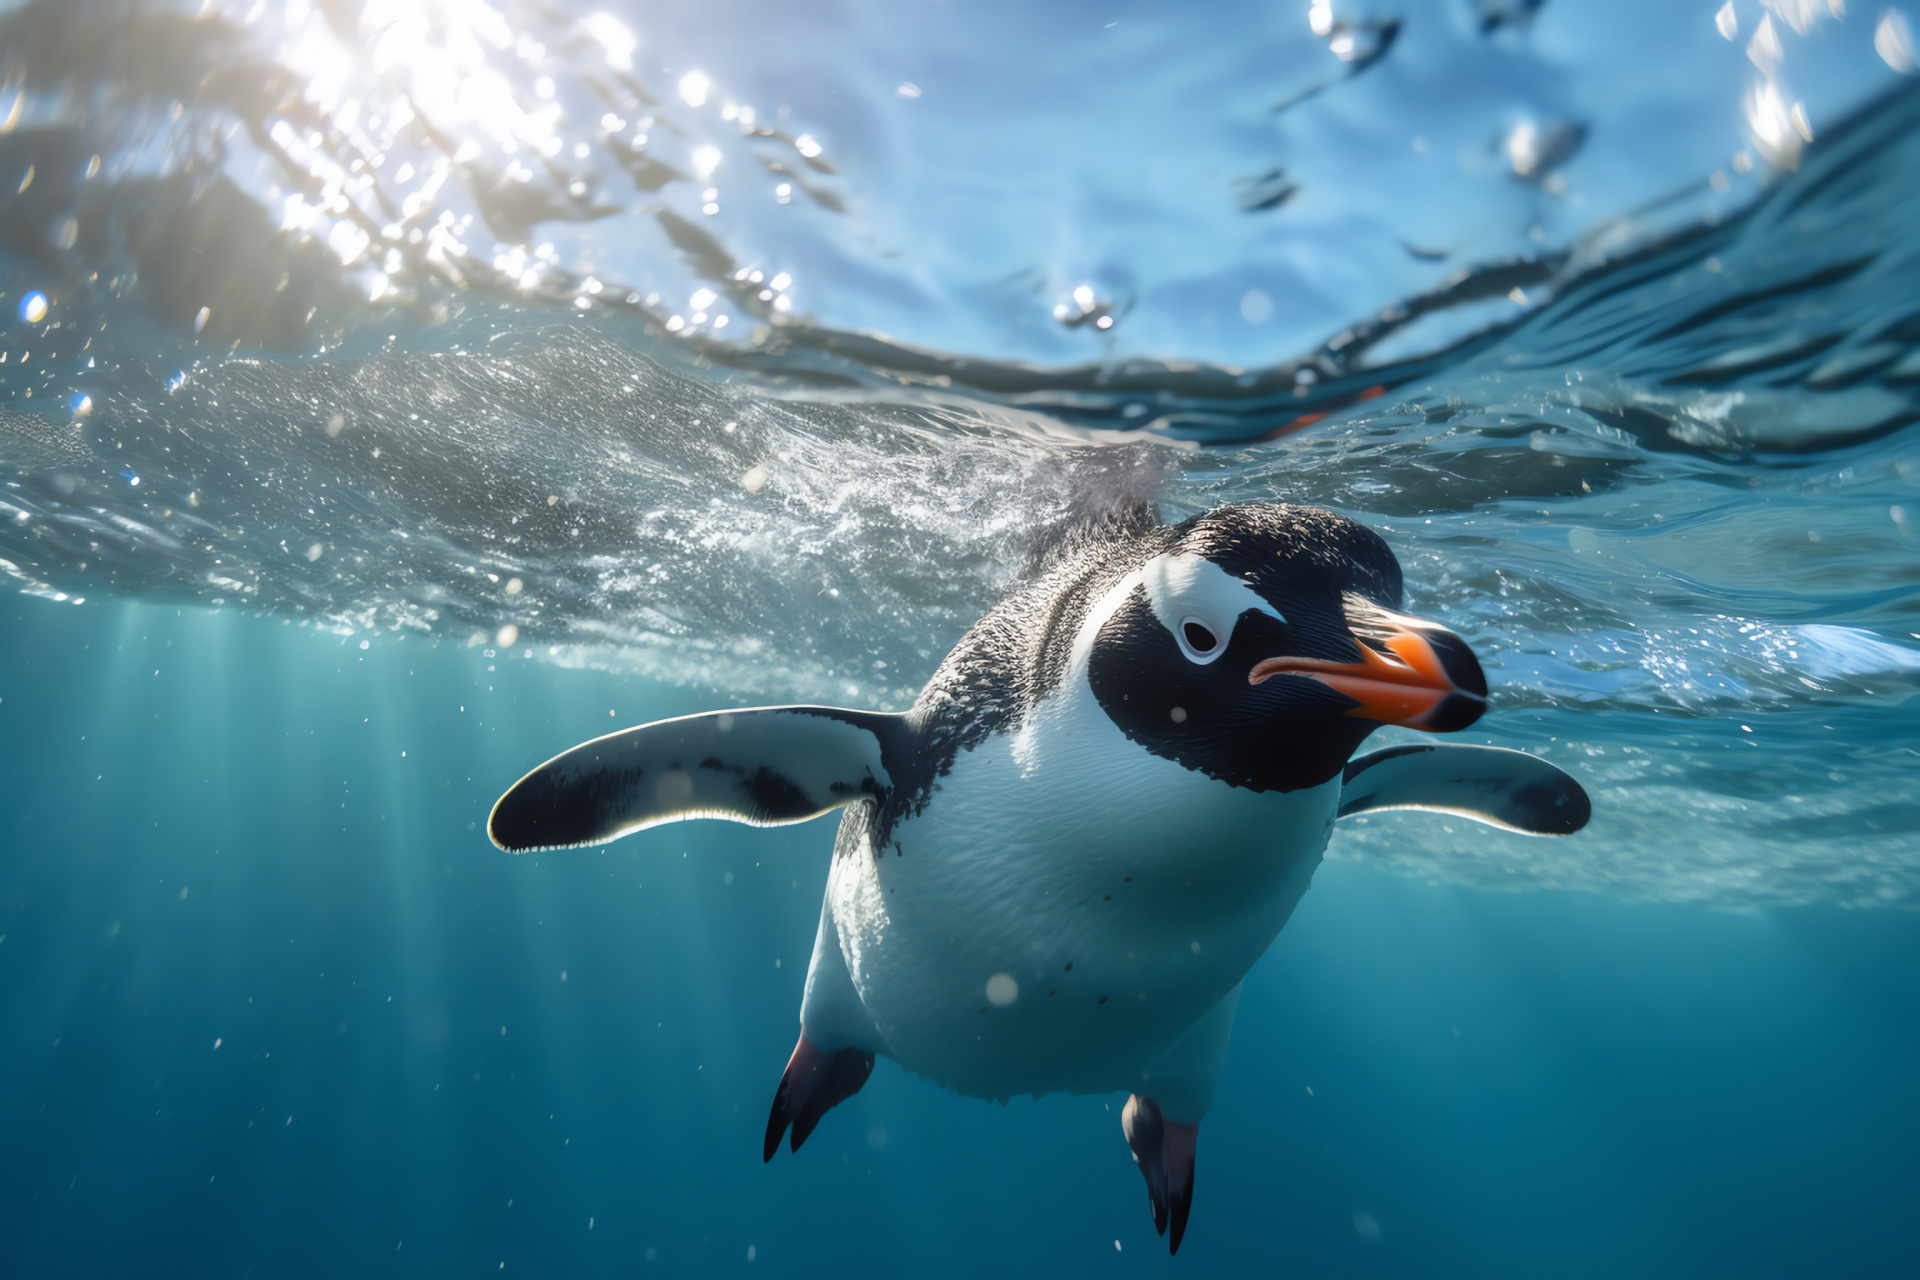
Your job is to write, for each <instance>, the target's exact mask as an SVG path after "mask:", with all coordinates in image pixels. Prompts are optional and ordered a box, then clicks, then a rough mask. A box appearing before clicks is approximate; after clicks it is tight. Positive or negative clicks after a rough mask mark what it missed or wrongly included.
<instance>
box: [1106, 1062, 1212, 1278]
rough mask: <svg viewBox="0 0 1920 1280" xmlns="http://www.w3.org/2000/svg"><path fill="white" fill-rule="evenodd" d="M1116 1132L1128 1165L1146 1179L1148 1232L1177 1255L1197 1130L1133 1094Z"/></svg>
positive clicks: (1184, 1230) (1184, 1227)
mask: <svg viewBox="0 0 1920 1280" xmlns="http://www.w3.org/2000/svg"><path fill="white" fill-rule="evenodd" d="M1120 1128H1121V1130H1122V1131H1123V1132H1124V1133H1125V1134H1126V1135H1127V1146H1128V1147H1130V1148H1131V1149H1132V1150H1133V1162H1134V1163H1135V1164H1137V1165H1139V1166H1140V1173H1141V1175H1142V1176H1143V1177H1145V1178H1146V1180H1147V1199H1148V1200H1149V1201H1151V1202H1152V1204H1153V1229H1154V1230H1155V1231H1158V1232H1159V1233H1160V1234H1161V1235H1163V1236H1167V1237H1168V1239H1167V1252H1168V1253H1170V1254H1172V1253H1178V1252H1180V1240H1181V1238H1182V1237H1183V1236H1185V1235H1186V1234H1187V1213H1188V1211H1189V1210H1191V1209H1192V1208H1193V1153H1194V1147H1195V1145H1196V1144H1197V1142H1198V1140H1199V1137H1200V1126H1199V1125H1197V1124H1176V1123H1174V1122H1173V1121H1171V1120H1168V1119H1166V1118H1165V1117H1164V1116H1162V1115H1161V1114H1160V1107H1159V1104H1157V1103H1156V1102H1154V1100H1153V1099H1152V1098H1149V1097H1147V1096H1145V1095H1144V1094H1138V1093H1136V1094H1134V1095H1132V1096H1131V1097H1129V1098H1128V1099H1127V1105H1126V1107H1125V1108H1124V1109H1123V1110H1122V1111H1121V1112H1120ZM1169 1228H1171V1231H1170V1232H1169Z"/></svg>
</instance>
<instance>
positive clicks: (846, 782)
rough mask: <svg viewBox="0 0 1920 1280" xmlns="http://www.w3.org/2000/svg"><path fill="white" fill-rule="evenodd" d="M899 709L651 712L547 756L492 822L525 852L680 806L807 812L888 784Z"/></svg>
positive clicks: (753, 819)
mask: <svg viewBox="0 0 1920 1280" xmlns="http://www.w3.org/2000/svg"><path fill="white" fill-rule="evenodd" d="M905 721H906V717H905V716H899V715H890V714H887V713H885V712H879V711H848V710H843V709H841V708H838V707H804V706H794V707H761V708H757V709H754V710H748V711H715V712H709V713H707V714H704V715H695V716H682V717H680V718H679V719H675V720H658V721H655V722H654V723H652V724H645V725H641V726H640V727H639V728H637V729H626V730H622V731H621V732H619V733H610V734H608V735H607V736H605V737H603V738H595V739H593V740H592V741H591V742H583V743H581V744H580V745H579V746H577V747H575V748H573V749H572V750H571V751H565V752H562V753H561V754H559V755H557V756H555V757H554V758H553V759H551V760H549V761H547V762H546V763H545V764H543V765H541V766H540V767H539V768H537V769H535V770H534V771H533V772H531V773H529V774H528V775H527V776H526V777H524V778H522V779H520V781H518V782H516V783H514V784H513V786H512V787H511V788H509V789H508V790H507V793H506V794H505V795H503V796H501V797H500V800H499V802H498V803H496V804H495V805H494V806H493V813H492V814H491V815H490V816H489V817H488V819H487V834H488V835H489V836H490V837H491V838H492V839H493V842H494V843H495V844H496V845H499V846H500V847H501V848H502V849H507V850H511V851H512V852H515V853H521V852H526V851H528V850H533V849H564V848H575V847H578V846H580V845H590V844H604V843H606V842H607V841H609V840H614V839H618V838H619V837H620V836H624V835H627V834H629V833H630V832H634V831H640V830H643V829H645V828H647V827H651V826H656V825H658V824H659V823H662V822H676V821H680V820H683V819H687V818H726V819H730V820H732V821H734V822H745V823H750V824H752V825H754V826H759V827H772V826H783V825H785V824H787V823H792V822H805V821H806V820H807V819H809V818H817V817H819V816H820V815H821V814H823V813H827V812H829V811H831V810H834V809H838V808H840V807H841V806H842V805H846V804H850V803H852V802H853V801H855V800H863V799H872V800H876V801H877V800H879V799H882V798H883V797H884V796H885V795H886V793H887V791H888V790H889V789H890V788H891V787H892V785H893V782H892V778H893V774H892V772H891V771H890V770H889V768H888V765H887V761H888V757H890V756H892V757H894V758H895V761H896V763H897V760H898V753H899V750H900V744H901V743H903V742H904V740H905V735H906V733H907V730H906V728H905Z"/></svg>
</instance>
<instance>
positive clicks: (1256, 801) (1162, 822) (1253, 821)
mask: <svg viewBox="0 0 1920 1280" xmlns="http://www.w3.org/2000/svg"><path fill="white" fill-rule="evenodd" d="M1076 686H1077V687H1078V690H1079V691H1080V692H1078V693H1075V694H1067V693H1061V694H1056V696H1055V698H1054V699H1053V700H1052V703H1051V704H1050V705H1047V706H1043V707H1042V708H1040V709H1039V710H1038V712H1037V714H1036V715H1035V716H1034V717H1033V718H1032V719H1031V720H1030V721H1029V722H1028V725H1027V726H1026V728H1025V729H1023V730H1022V731H1021V732H1020V733H1018V734H1015V735H1012V736H995V737H992V738H989V739H988V740H986V741H985V742H983V743H981V744H979V745H978V746H977V747H976V748H975V749H973V750H971V751H963V752H962V753H961V754H960V755H959V757H958V758H957V759H955V760H954V762H953V765H952V769H951V771H950V773H949V774H948V775H947V776H945V777H944V778H943V779H942V780H941V789H940V791H939V792H938V793H937V794H936V795H934V796H933V797H932V799H931V802H930V803H929V804H928V805H927V806H926V808H925V810H924V812H923V813H922V814H921V815H920V816H918V817H915V818H912V819H907V820H903V821H901V822H900V823H898V824H897V825H896V826H895V827H894V829H893V830H892V831H891V832H889V833H887V836H886V843H885V844H884V846H880V847H876V846H875V844H874V842H873V839H872V835H873V832H872V828H871V826H870V824H869V811H867V810H865V809H861V810H857V811H855V812H852V813H850V814H849V815H848V817H847V819H846V822H845V825H844V826H843V828H842V831H841V838H840V841H839V844H838V848H837V849H836V857H835V866H834V869H833V873H832V876H831V879H830V881H829V887H828V910H829V911H830V913H831V915H832V917H833V923H834V926H835V929H834V931H835V933H836V934H837V936H838V942H839V946H840V950H841V953H842V956H843V957H844V960H845V963H846V968H847V972H848V974H849V976H850V977H851V979H852V982H853V986H854V988H855V990H856V991H857V993H858V995H859V998H860V1001H861V1003H862V1004H863V1005H864V1007H865V1009H866V1012H867V1013H868V1014H869V1015H870V1016H871V1017H872V1019H873V1023H874V1026H875V1028H876V1030H877V1031H878V1033H879V1036H880V1037H881V1040H882V1044H880V1045H877V1046H874V1047H875V1048H878V1049H880V1050H881V1051H882V1052H885V1053H887V1054H888V1055H889V1056H891V1057H893V1058H894V1059H896V1060H897V1061H898V1062H900V1064H901V1065H902V1066H904V1067H906V1068H908V1069H909V1070H912V1071H914V1072H916V1073H918V1074H920V1075H923V1076H927V1077H929V1078H931V1079H933V1080H936V1081H938V1082H940V1083H942V1084H945V1085H948V1086H950V1087H952V1088H954V1089H956V1090H958V1091H960V1092H962V1093H966V1094H971V1095H975V1096H980V1097H997V1098H1005V1097H1009V1096H1012V1095H1014V1094H1022V1093H1036V1094H1038V1093H1047V1092H1051V1091H1055V1090H1070V1091H1073V1092H1077V1093H1088V1092H1106V1091H1111V1090H1115V1089H1126V1088H1133V1087H1137V1085H1138V1083H1139V1081H1140V1080H1141V1073H1142V1072H1143V1071H1144V1070H1146V1069H1148V1068H1149V1067H1150V1066H1151V1065H1152V1063H1153V1062H1154V1060H1155V1059H1156V1058H1158V1057H1159V1055H1160V1054H1161V1053H1162V1052H1164V1051H1165V1050H1166V1049H1167V1047H1168V1046H1169V1045H1170V1044H1172V1043H1173V1041H1174V1040H1176V1039H1177V1038H1178V1037H1179V1036H1180V1035H1181V1034H1182V1033H1183V1032H1185V1031H1186V1030H1187V1029H1188V1028H1189V1027H1191V1026H1192V1025H1193V1024H1194V1023H1195V1022H1196V1021H1198V1020H1199V1019H1200V1018H1201V1017H1202V1016H1204V1015H1205V1014H1206V1013H1207V1011H1208V1010H1209V1009H1211V1008H1213V1006H1214V1005H1215V1004H1216V1003H1218V1002H1219V1000H1220V999H1221V997H1222V996H1224V995H1225V994H1226V993H1227V992H1228V991H1230V990H1231V989H1232V988H1233V986H1234V985H1235V984H1236V983H1237V982H1239V981H1240V979H1241V977H1242V976H1244V975H1245V973H1246V972H1247V970H1248V969H1249V968H1251V967H1252V965H1253V963H1254V961H1256V960H1257V959H1259V957H1260V955H1261V954H1262V953H1263V952H1264V951H1265V950H1266V948H1267V946H1268V944H1269V943H1271V942H1272V940H1273V938H1274V935H1275V934H1277V933H1278V932H1279V930H1280V928H1281V926H1282V925H1284V924H1285V923H1286V920H1287V917H1288V916H1289V915H1290V914H1291V913H1292V911H1293V908H1294V906H1295V904H1296V903H1298V902H1299V900H1300V896H1301V895H1302V894H1303V893H1305V892H1306V889H1307V885H1308V883H1309V881H1310V880H1311V878H1312V874H1313V869H1314V868H1315V867H1316V866H1317V865H1318V864H1319V861H1320V855H1321V853H1322V851H1323V850H1324V849H1325V847H1326V843H1327V838H1328V834H1329V832H1330V830H1331V828H1332V823H1333V818H1334V814H1335V810H1336V808H1337V806H1338V802H1339V793H1340V785H1339V782H1338V780H1337V779H1336V780H1334V781H1331V782H1329V783H1326V784H1324V785H1322V786H1319V787H1314V788H1310V789H1305V790H1300V791H1293V792H1287V793H1281V792H1256V791H1252V790H1248V789H1244V788H1236V787H1232V786H1229V785H1227V784H1225V783H1222V782H1218V781H1215V780H1213V779H1211V778H1208V777H1207V776H1205V775H1204V774H1200V773H1197V772H1194V771H1192V770H1189V769H1186V768H1184V767H1182V766H1181V765H1179V764H1177V763H1175V762H1173V761H1170V760H1166V759H1162V758H1160V757H1158V756H1155V755H1152V754H1150V753H1149V752H1147V751H1145V750H1143V749H1142V748H1141V747H1139V746H1138V745H1136V744H1135V743H1133V742H1130V741H1128V740H1127V739H1126V738H1125V737H1124V736H1123V735H1122V734H1121V733H1120V732H1119V731H1118V730H1117V729H1116V728H1114V726H1113V724H1112V722H1111V721H1110V720H1108V719H1107V717H1106V716H1105V715H1104V714H1103V713H1101V712H1100V710H1099V708H1098V706H1097V705H1095V704H1094V703H1093V700H1092V698H1091V697H1090V696H1088V695H1087V694H1086V693H1085V692H1084V689H1085V686H1084V684H1080V683H1079V682H1077V681H1074V682H1070V684H1069V688H1075V687H1076ZM825 941H826V939H825V937H824V936H823V937H822V942H823V943H824V942H825Z"/></svg>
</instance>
